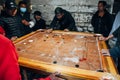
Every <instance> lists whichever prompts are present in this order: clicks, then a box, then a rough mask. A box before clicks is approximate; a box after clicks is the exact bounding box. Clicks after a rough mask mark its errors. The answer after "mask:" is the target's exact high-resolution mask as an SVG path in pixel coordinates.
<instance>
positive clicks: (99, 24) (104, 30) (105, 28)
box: [91, 1, 113, 37]
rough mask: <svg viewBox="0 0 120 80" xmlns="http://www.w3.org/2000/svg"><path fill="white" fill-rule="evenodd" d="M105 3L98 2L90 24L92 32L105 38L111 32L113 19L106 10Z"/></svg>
mask: <svg viewBox="0 0 120 80" xmlns="http://www.w3.org/2000/svg"><path fill="white" fill-rule="evenodd" d="M106 6H107V3H106V2H105V1H99V2H98V11H97V12H96V13H95V14H94V15H93V17H92V21H91V24H92V26H93V27H94V32H95V33H99V34H102V35H103V36H104V37H107V36H108V35H109V33H110V31H111V28H112V24H113V18H112V16H111V14H110V13H109V12H108V11H107V10H106Z"/></svg>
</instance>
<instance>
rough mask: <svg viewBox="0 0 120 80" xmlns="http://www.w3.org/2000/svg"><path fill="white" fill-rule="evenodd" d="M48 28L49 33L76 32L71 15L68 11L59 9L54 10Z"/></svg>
mask: <svg viewBox="0 0 120 80" xmlns="http://www.w3.org/2000/svg"><path fill="white" fill-rule="evenodd" d="M50 28H51V29H49V31H52V30H64V31H77V28H76V26H75V21H74V19H73V17H72V15H71V14H70V13H69V12H68V11H66V10H64V9H62V8H60V7H57V8H56V9H55V17H54V19H53V21H52V23H51V24H50Z"/></svg>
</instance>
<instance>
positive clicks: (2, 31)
mask: <svg viewBox="0 0 120 80" xmlns="http://www.w3.org/2000/svg"><path fill="white" fill-rule="evenodd" d="M0 34H5V31H4V29H3V28H2V27H1V26H0Z"/></svg>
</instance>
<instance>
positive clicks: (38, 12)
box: [33, 11, 41, 16]
mask: <svg viewBox="0 0 120 80" xmlns="http://www.w3.org/2000/svg"><path fill="white" fill-rule="evenodd" d="M33 14H34V15H38V16H41V12H40V11H35V12H34V13H33Z"/></svg>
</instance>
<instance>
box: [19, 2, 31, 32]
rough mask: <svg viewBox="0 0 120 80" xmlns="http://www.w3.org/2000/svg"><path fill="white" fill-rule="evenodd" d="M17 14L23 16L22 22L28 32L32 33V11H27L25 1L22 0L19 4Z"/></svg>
mask: <svg viewBox="0 0 120 80" xmlns="http://www.w3.org/2000/svg"><path fill="white" fill-rule="evenodd" d="M17 15H18V16H20V17H21V19H22V21H21V22H22V23H23V25H24V29H25V31H26V34H28V33H30V32H31V31H32V30H31V28H30V27H29V26H30V23H29V22H30V13H29V12H28V11H27V3H26V2H25V1H20V2H19V4H18V12H17Z"/></svg>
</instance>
